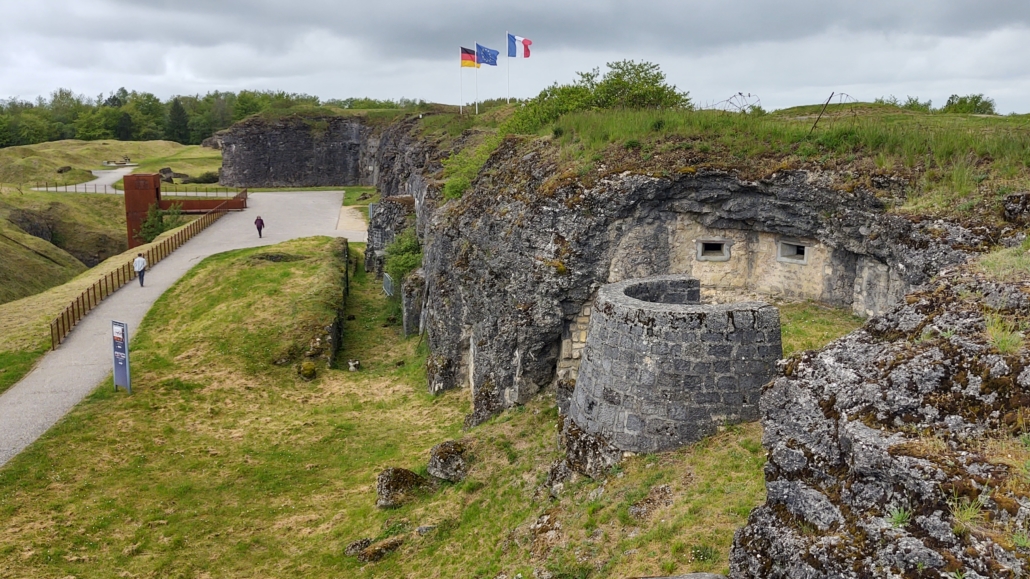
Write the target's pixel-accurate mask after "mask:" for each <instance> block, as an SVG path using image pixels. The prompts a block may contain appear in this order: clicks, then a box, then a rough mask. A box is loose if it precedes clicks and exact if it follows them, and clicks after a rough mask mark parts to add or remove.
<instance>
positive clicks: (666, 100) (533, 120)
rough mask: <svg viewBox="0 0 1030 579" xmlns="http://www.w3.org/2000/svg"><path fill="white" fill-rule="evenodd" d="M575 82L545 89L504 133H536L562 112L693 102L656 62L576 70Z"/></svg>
mask: <svg viewBox="0 0 1030 579" xmlns="http://www.w3.org/2000/svg"><path fill="white" fill-rule="evenodd" d="M577 75H578V76H579V78H578V79H577V80H576V81H575V82H573V83H572V84H565V85H562V84H557V83H555V84H553V85H551V86H550V87H548V88H546V89H544V90H543V91H541V92H540V94H539V95H537V96H536V97H535V98H533V99H530V100H529V101H527V102H526V103H525V104H524V106H522V107H520V108H519V109H517V110H516V111H515V114H514V115H512V117H511V118H510V119H509V120H508V121H507V122H505V123H504V125H502V127H501V132H502V133H522V134H526V133H535V132H537V131H539V130H540V128H541V127H544V126H547V125H551V124H553V123H554V122H555V121H557V120H558V118H560V117H561V116H562V115H565V114H568V113H572V112H576V111H585V110H599V109H686V110H690V109H692V108H693V105H692V104H691V102H690V97H689V93H681V92H679V91H678V90H676V87H675V86H674V85H670V84H668V83H666V82H665V73H663V72H662V71H661V68H659V66H658V65H657V64H654V63H650V62H635V61H632V60H620V61H618V62H609V63H608V71H607V72H606V73H605V74H604V76H601V71H600V69H597V68H595V69H594V70H592V71H590V72H580V73H577Z"/></svg>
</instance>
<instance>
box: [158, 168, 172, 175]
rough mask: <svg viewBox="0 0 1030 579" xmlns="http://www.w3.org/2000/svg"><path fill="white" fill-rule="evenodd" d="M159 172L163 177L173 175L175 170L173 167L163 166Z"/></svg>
mask: <svg viewBox="0 0 1030 579" xmlns="http://www.w3.org/2000/svg"><path fill="white" fill-rule="evenodd" d="M157 172H158V174H159V175H161V176H162V177H171V176H172V175H173V174H174V173H175V171H172V168H171V167H161V168H160V169H158V170H157Z"/></svg>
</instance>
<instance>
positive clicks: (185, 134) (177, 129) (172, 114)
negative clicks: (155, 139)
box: [165, 99, 190, 145]
mask: <svg viewBox="0 0 1030 579" xmlns="http://www.w3.org/2000/svg"><path fill="white" fill-rule="evenodd" d="M165 138H167V139H168V140H169V141H175V142H176V143H180V144H182V145H185V144H186V143H187V142H188V141H189V138H190V120H189V116H188V115H187V114H186V109H185V108H184V107H183V106H182V103H181V102H179V99H172V104H171V106H169V107H168V127H167V129H165Z"/></svg>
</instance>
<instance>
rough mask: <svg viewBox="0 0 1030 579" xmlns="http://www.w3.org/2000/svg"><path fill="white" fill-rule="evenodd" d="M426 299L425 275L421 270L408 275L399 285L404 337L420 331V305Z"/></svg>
mask: <svg viewBox="0 0 1030 579" xmlns="http://www.w3.org/2000/svg"><path fill="white" fill-rule="evenodd" d="M425 299H426V275H425V272H424V271H422V268H419V269H416V270H415V271H413V272H411V273H410V274H408V277H407V278H406V279H405V280H404V283H403V284H402V285H401V312H402V314H403V318H404V319H403V326H404V335H405V336H414V335H415V334H417V333H419V332H420V331H422V305H423V303H424V302H425Z"/></svg>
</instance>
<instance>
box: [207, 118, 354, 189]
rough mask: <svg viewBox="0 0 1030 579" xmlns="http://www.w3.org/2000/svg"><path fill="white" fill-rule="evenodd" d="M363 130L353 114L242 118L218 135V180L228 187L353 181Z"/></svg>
mask: <svg viewBox="0 0 1030 579" xmlns="http://www.w3.org/2000/svg"><path fill="white" fill-rule="evenodd" d="M367 135H368V129H367V128H366V127H365V125H364V123H362V122H361V121H360V120H358V119H354V118H344V117H321V118H308V117H303V116H292V117H287V118H283V119H278V120H274V121H270V120H265V119H262V118H260V117H255V118H251V119H247V120H244V121H241V122H239V123H236V124H235V125H233V126H232V128H230V129H228V130H226V131H224V132H222V133H219V135H218V137H219V139H220V141H221V145H222V159H223V160H222V169H221V172H220V179H219V182H221V183H222V184H224V185H227V186H229V187H259V186H261V187H320V186H329V185H357V184H360V183H362V175H363V173H362V170H361V166H360V165H359V159H360V157H361V146H362V143H363V141H364V139H365V138H366V137H367Z"/></svg>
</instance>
